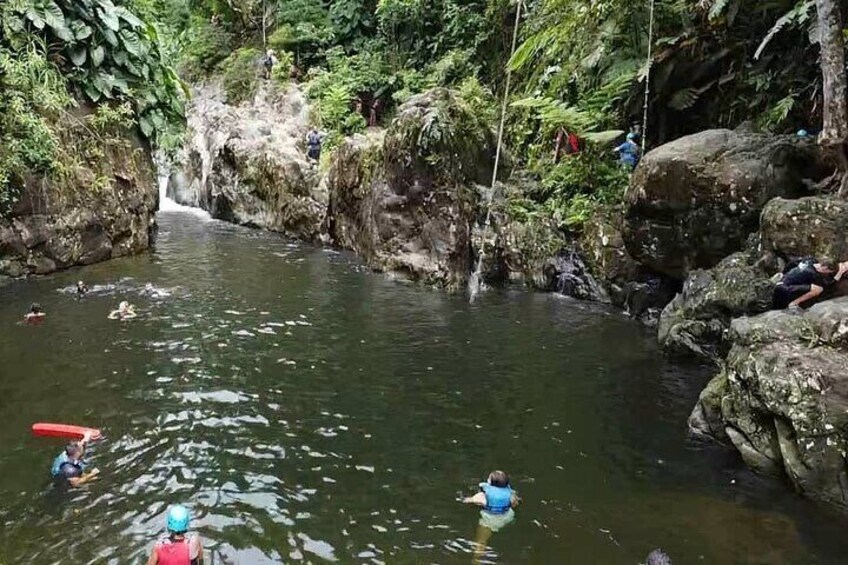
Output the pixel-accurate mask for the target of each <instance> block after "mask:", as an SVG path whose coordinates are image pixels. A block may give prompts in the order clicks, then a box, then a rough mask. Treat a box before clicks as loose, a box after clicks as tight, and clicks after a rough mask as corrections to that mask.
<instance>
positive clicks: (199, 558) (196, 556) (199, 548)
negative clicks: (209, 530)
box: [190, 536, 203, 565]
mask: <svg viewBox="0 0 848 565" xmlns="http://www.w3.org/2000/svg"><path fill="white" fill-rule="evenodd" d="M190 557H191V565H203V544H201V543H200V536H192V538H191V556H190Z"/></svg>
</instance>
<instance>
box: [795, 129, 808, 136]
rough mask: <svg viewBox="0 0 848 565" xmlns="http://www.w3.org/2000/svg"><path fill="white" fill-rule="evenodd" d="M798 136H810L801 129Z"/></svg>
mask: <svg viewBox="0 0 848 565" xmlns="http://www.w3.org/2000/svg"><path fill="white" fill-rule="evenodd" d="M797 135H798V137H809V135H810V134H809V133H807V130H805V129H799V130H798V134H797Z"/></svg>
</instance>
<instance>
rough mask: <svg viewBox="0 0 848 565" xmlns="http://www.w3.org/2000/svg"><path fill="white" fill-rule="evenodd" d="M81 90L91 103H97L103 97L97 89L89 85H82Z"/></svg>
mask: <svg viewBox="0 0 848 565" xmlns="http://www.w3.org/2000/svg"><path fill="white" fill-rule="evenodd" d="M82 89H83V91H85V95H86V96H88V98H89V99H90V100H91V101H92V102H99V101H100V99H101V98H102V97H103V94H101V93H100V91H99V90H98V89H97V87H96V86H94V85H93V84H91V83H86V84H84V85H83V87H82Z"/></svg>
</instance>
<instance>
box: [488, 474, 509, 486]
mask: <svg viewBox="0 0 848 565" xmlns="http://www.w3.org/2000/svg"><path fill="white" fill-rule="evenodd" d="M486 482H487V483H489V484H490V485H492V486H493V487H500V488H504V487H508V486H510V484H509V475H507V474H506V473H504V472H503V471H492V472H491V473H489V478H488V479H486Z"/></svg>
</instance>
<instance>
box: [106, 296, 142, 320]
mask: <svg viewBox="0 0 848 565" xmlns="http://www.w3.org/2000/svg"><path fill="white" fill-rule="evenodd" d="M135 317H136V313H135V307H134V306H133V305H132V304H130V303H129V302H127V301H126V300H124V301H122V302H121V303H120V304H118V309H117V310H112V311H111V312H109V319H110V320H131V319H133V318H135Z"/></svg>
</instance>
